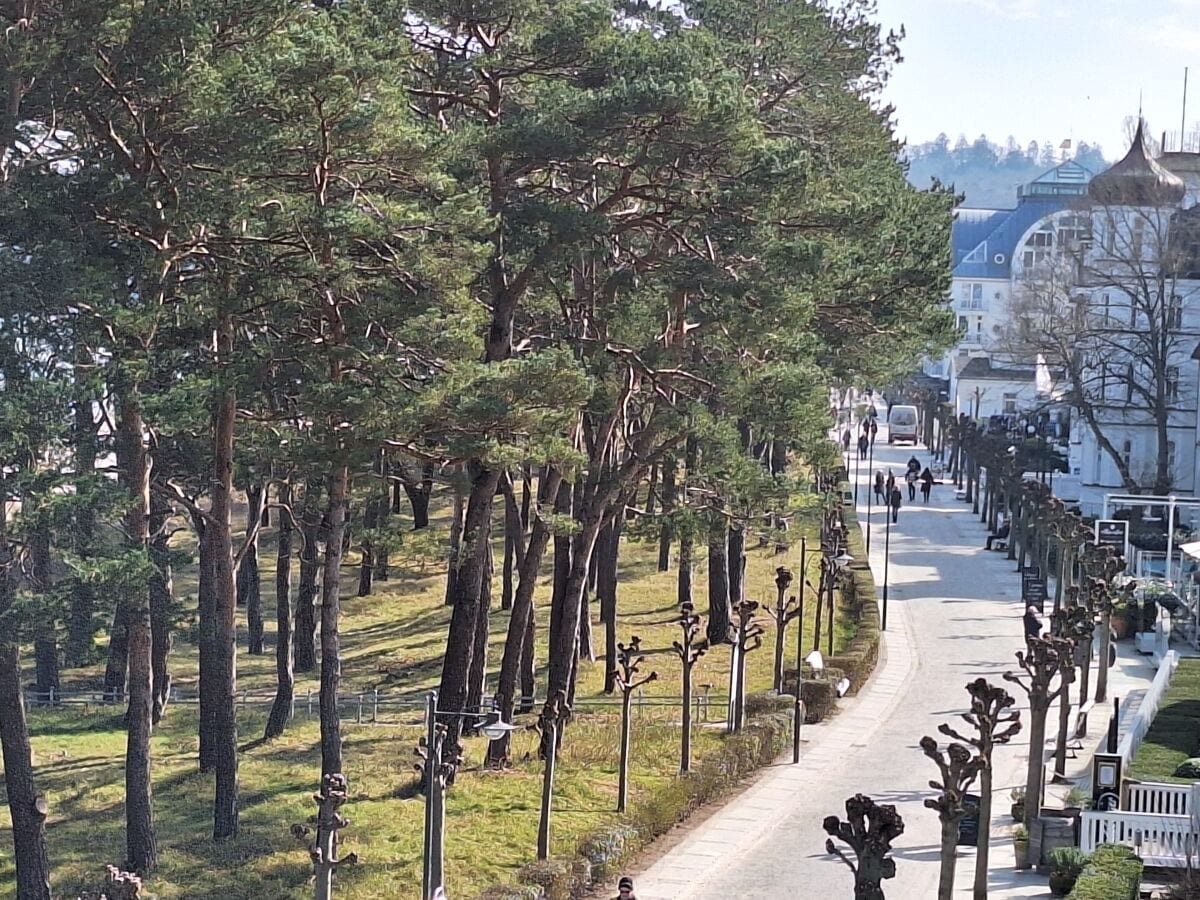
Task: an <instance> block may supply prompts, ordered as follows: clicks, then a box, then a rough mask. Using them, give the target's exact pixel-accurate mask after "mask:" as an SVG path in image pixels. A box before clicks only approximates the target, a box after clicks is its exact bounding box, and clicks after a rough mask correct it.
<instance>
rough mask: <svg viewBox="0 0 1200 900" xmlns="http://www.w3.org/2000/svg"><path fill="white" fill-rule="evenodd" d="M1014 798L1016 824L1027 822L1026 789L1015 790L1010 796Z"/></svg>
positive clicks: (1013, 814) (1013, 810)
mask: <svg viewBox="0 0 1200 900" xmlns="http://www.w3.org/2000/svg"><path fill="white" fill-rule="evenodd" d="M1008 796H1009V797H1011V798H1012V809H1011V812H1012V817H1013V821H1014V822H1024V821H1025V788H1023V787H1018V788H1013V789H1012V792H1011V793H1010V794H1009V795H1008Z"/></svg>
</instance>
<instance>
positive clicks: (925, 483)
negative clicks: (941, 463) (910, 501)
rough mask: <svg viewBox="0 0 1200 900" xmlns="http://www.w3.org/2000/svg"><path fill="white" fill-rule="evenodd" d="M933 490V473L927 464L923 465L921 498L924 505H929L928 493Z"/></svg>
mask: <svg viewBox="0 0 1200 900" xmlns="http://www.w3.org/2000/svg"><path fill="white" fill-rule="evenodd" d="M932 491H933V473H932V472H930V471H929V466H926V467H925V471H924V472H922V473H921V498H922V499H923V500H924V502H925V505H926V506H928V505H929V495H930V493H931V492H932Z"/></svg>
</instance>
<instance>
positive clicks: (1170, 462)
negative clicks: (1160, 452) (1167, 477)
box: [1167, 441, 1175, 472]
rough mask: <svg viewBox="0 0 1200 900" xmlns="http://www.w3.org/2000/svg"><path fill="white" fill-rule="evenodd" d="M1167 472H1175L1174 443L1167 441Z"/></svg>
mask: <svg viewBox="0 0 1200 900" xmlns="http://www.w3.org/2000/svg"><path fill="white" fill-rule="evenodd" d="M1167 471H1168V472H1174V471H1175V442H1174V441H1167Z"/></svg>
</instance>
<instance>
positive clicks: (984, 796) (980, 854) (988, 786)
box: [938, 678, 1021, 900]
mask: <svg viewBox="0 0 1200 900" xmlns="http://www.w3.org/2000/svg"><path fill="white" fill-rule="evenodd" d="M967 693H968V694H970V695H971V708H970V710H969V711H968V712H965V713H963V714H962V719H963V721H964V722H966V723H967V724H968V725H970V726H971V727H972V728H974V729H975V733H974V734H972V735H964V734H960V733H959V732H958V731H956V730H955V729H954V728H953V727H952V726H950V725H946V724H944V723H943V724H942V725H939V726H938V731H940V732H941V733H942V734H944V735H946V736H947V737H952V738H954V739H955V740H959V741H963V742H964V743H967V744H970V745H971V746H972V747H974V748H975V752H976V754H977V755H978V759H979V760H980V767H979V839H978V841H977V842H976V850H975V882H974V887H973V896H974V900H986V897H987V884H988V880H987V876H988V851H989V850H990V839H991V831H992V753H993V752H994V751H995V749H996V747H997V746H999V745H1001V744H1007V743H1008V742H1009V741H1010V740H1012V738H1013V735H1015V734H1016V733H1017V732H1018V731H1020V730H1021V720H1020V713H1019V712H1017V711H1016V710H1014V709H1013V708H1012V707H1013V704H1014V702H1015V701H1014V700H1013V698H1012V696H1011V695H1010V694H1009V693H1008V691H1006V690H1004V688H1002V687H997V686H996V685H994V684H990V683H989V682H988V681H987V680H986V679H984V678H976V679H975V680H974V681H972V682H970V683H968V684H967Z"/></svg>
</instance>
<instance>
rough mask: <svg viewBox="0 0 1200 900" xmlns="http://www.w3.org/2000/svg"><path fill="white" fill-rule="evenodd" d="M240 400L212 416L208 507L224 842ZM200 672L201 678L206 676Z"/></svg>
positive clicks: (231, 825)
mask: <svg viewBox="0 0 1200 900" xmlns="http://www.w3.org/2000/svg"><path fill="white" fill-rule="evenodd" d="M218 342H219V351H218V352H219V354H220V355H222V356H224V358H226V359H229V358H230V356H231V355H232V351H233V320H232V317H231V316H229V315H228V314H223V315H222V317H221V323H220V326H219V328H218ZM236 424H237V402H236V396H235V394H234V391H233V388H232V387H228V386H226V387H225V388H224V390H222V391H221V393H220V394H219V395H218V399H217V409H216V413H215V415H214V417H213V471H212V484H211V491H212V502H211V504H210V507H209V513H208V524H207V527H206V528H205V531H206V533H208V535H209V541H208V543H209V550H210V552H211V554H212V616H213V627H212V633H213V645H212V651H211V652H212V667H211V670H210V673H209V677H210V678H211V680H212V685H211V690H212V694H211V699H212V719H211V725H212V728H213V742H212V753H213V755H212V764H213V771H214V774H215V776H216V777H215V779H214V780H215V787H216V790H215V792H214V794H213V839H214V840H218V841H220V840H224V839H226V838H231V837H233V836H234V835H236V834H237V832H238V747H237V735H238V732H237V707H236V699H235V698H236V694H237V656H236V654H237V643H236V641H237V628H236V621H237V620H236V615H237V585H236V580H235V576H234V559H233V528H232V510H233V444H234V429H235V427H236ZM204 674H205V673H204V672H203V671H201V677H202V678H203V677H204Z"/></svg>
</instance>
